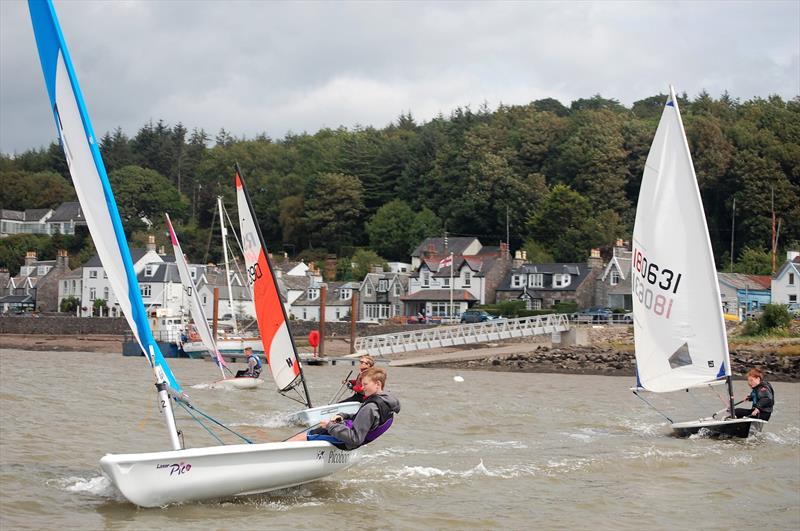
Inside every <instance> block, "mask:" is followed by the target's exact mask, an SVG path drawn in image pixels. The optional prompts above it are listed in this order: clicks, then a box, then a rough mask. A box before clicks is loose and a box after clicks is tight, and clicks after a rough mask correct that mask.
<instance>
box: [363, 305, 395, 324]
mask: <svg viewBox="0 0 800 531" xmlns="http://www.w3.org/2000/svg"><path fill="white" fill-rule="evenodd" d="M390 309H391V306H389V305H388V304H365V305H364V317H365V318H366V319H368V320H371V321H374V320H376V319H388V318H389V310H390Z"/></svg>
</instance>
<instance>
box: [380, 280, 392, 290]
mask: <svg viewBox="0 0 800 531" xmlns="http://www.w3.org/2000/svg"><path fill="white" fill-rule="evenodd" d="M378 291H389V279H387V278H382V279H380V280H379V281H378Z"/></svg>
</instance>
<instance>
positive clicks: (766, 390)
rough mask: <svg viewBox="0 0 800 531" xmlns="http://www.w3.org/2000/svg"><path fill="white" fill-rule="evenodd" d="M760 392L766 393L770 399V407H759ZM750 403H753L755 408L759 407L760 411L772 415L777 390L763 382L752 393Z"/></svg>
mask: <svg viewBox="0 0 800 531" xmlns="http://www.w3.org/2000/svg"><path fill="white" fill-rule="evenodd" d="M759 391H764V394H766V396H767V398H769V404H768V405H766V406H761V407H759V406H758V402H759V398H758V393H759ZM750 401H751V402H752V403H753V407H757V408H758V410H759V411H763V412H764V413H772V406H773V405H775V390H774V389H772V385H771V384H770V383H769V382H763V381H762V382H761V383H760V384H758V385H757V386H755V387H753V389H752V390H751V391H750Z"/></svg>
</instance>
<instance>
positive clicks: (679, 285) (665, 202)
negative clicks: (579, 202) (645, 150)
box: [632, 87, 730, 392]
mask: <svg viewBox="0 0 800 531" xmlns="http://www.w3.org/2000/svg"><path fill="white" fill-rule="evenodd" d="M632 282H633V286H632V287H633V313H634V332H635V333H634V336H635V344H636V363H637V371H638V379H639V381H638V382H637V384H638V385H639V386H640V387H643V388H645V389H647V390H650V391H655V392H667V391H675V390H678V389H685V388H689V387H695V386H698V385H703V384H706V383H709V382H712V381H714V380H719V379H721V378H725V377H726V376H729V375H730V358H729V354H728V343H727V339H726V334H725V324H724V321H723V316H722V308H721V305H720V293H719V284H718V283H717V275H716V268H715V265H714V255H713V253H712V249H711V241H710V240H709V236H708V227H707V225H706V219H705V214H704V212H703V204H702V201H701V198H700V191H699V189H698V187H697V178H696V176H695V172H694V167H693V165H692V159H691V155H690V153H689V145H688V143H687V141H686V135H685V133H684V130H683V123H682V121H681V116H680V112H679V110H678V102H677V98H676V97H675V92H674V90H673V89H672V87H670V95H669V98H668V100H667V103H666V105H665V106H664V111H663V113H662V115H661V121H660V122H659V124H658V130H657V131H656V135H655V139H654V140H653V144H652V146H651V148H650V153H649V155H648V157H647V162H646V164H645V170H644V176H643V178H642V185H641V190H640V194H639V203H638V205H637V208H636V224H635V226H634V230H633V262H632Z"/></svg>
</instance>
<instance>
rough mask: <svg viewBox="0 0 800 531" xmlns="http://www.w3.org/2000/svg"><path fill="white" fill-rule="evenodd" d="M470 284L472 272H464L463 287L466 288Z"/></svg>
mask: <svg viewBox="0 0 800 531" xmlns="http://www.w3.org/2000/svg"><path fill="white" fill-rule="evenodd" d="M471 282H472V272H471V271H469V270H468V271H464V287H465V288H468V287H469V286H470V283H471Z"/></svg>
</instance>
